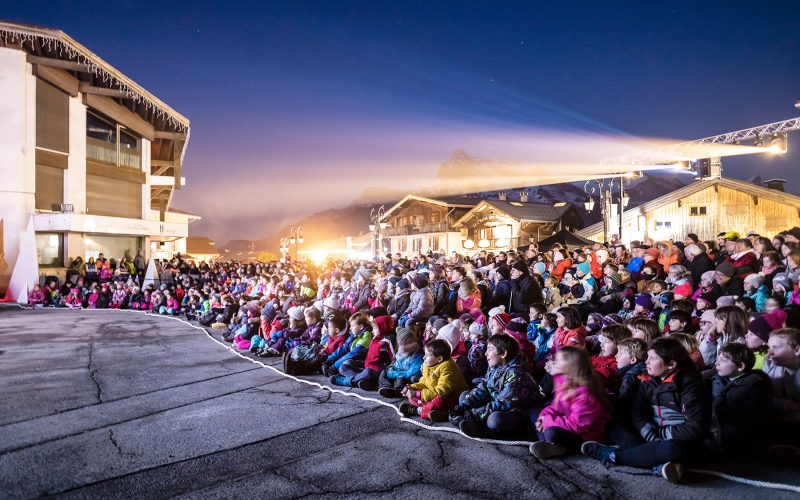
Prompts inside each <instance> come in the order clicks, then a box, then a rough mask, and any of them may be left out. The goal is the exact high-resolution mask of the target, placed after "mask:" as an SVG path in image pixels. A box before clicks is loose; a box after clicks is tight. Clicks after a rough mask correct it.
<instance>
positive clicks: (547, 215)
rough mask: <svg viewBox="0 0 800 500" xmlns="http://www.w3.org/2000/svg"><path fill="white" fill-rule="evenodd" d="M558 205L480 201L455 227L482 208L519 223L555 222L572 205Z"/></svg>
mask: <svg viewBox="0 0 800 500" xmlns="http://www.w3.org/2000/svg"><path fill="white" fill-rule="evenodd" d="M562 203H563V205H562ZM558 205H559V206H553V205H550V204H549V203H522V202H518V201H501V200H480V203H478V204H477V205H476V206H475V207H474V208H472V210H470V211H469V212H467V213H465V214H464V215H463V216H462V217H461V218H460V219H458V220H457V221H456V223H455V226H459V225H461V224H463V222H464V221H466V220H468V219H469V218H470V217H471V216H472V215H473V214H475V213H477V212H480V211H481V210H483V209H484V207H491V208H494V209H496V210H499V211H501V212H503V213H505V214H506V215H508V216H509V217H511V218H513V219H516V220H519V221H532V222H556V221H558V220H560V219H561V218H562V217H563V216H564V214H565V213H566V212H567V211H568V210H570V209H571V208H573V207H572V205H570V204H569V203H565V202H560V203H558Z"/></svg>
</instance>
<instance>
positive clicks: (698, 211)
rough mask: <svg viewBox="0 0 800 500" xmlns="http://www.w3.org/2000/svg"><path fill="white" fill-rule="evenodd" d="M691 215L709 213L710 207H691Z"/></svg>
mask: <svg viewBox="0 0 800 500" xmlns="http://www.w3.org/2000/svg"><path fill="white" fill-rule="evenodd" d="M689 215H691V216H700V215H708V209H707V207H689Z"/></svg>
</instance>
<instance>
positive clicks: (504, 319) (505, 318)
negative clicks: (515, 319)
mask: <svg viewBox="0 0 800 500" xmlns="http://www.w3.org/2000/svg"><path fill="white" fill-rule="evenodd" d="M492 319H495V320H497V322H498V323H500V326H502V327H503V328H505V327H506V325H508V322H509V321H511V315H510V314H508V313H500V314H495V315H494V316H492Z"/></svg>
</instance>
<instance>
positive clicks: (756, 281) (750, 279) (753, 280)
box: [744, 273, 764, 288]
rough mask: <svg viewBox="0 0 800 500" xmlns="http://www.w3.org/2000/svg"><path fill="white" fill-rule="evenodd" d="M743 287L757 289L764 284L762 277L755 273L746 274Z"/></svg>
mask: <svg viewBox="0 0 800 500" xmlns="http://www.w3.org/2000/svg"><path fill="white" fill-rule="evenodd" d="M744 283H745V285H748V284H749V285H752V286H753V288H758V287H760V286H761V285H763V284H764V277H763V276H761V275H760V274H757V273H752V274H748V275H747V277H746V278H745V279H744Z"/></svg>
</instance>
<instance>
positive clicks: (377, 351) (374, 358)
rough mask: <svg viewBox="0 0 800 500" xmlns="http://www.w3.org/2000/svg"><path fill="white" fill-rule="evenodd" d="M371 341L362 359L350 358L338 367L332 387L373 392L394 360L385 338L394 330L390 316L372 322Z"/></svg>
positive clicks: (390, 344)
mask: <svg viewBox="0 0 800 500" xmlns="http://www.w3.org/2000/svg"><path fill="white" fill-rule="evenodd" d="M370 328H371V329H372V340H370V342H369V347H368V348H367V354H366V356H365V357H364V359H358V358H350V359H348V360H347V361H345V362H344V363H342V364H341V365H340V366H339V375H332V376H331V378H330V381H331V383H332V384H334V385H342V386H345V387H358V388H359V389H362V390H365V391H374V390H375V389H377V386H378V377H380V374H381V372H382V371H383V369H384V368H386V367H387V366H389V364H391V362H392V361H393V360H394V347H393V346H392V342H391V341H390V340H389V339H387V338H386V334H387V332H389V331H390V330H392V329H393V328H394V320H393V319H392V318H391V316H388V315H385V316H379V317H377V318H374V319H373V320H372V324H371V326H370Z"/></svg>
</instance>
